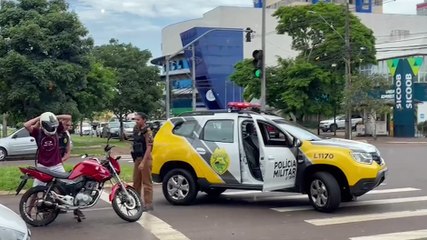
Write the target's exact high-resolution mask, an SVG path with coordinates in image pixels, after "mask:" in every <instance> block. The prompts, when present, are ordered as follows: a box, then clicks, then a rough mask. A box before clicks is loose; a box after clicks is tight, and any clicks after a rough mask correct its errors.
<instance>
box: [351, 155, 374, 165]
mask: <svg viewBox="0 0 427 240" xmlns="http://www.w3.org/2000/svg"><path fill="white" fill-rule="evenodd" d="M351 155H352V156H353V159H354V160H356V161H357V162H360V163H364V164H372V162H373V159H372V155H371V154H370V153H367V152H352V153H351Z"/></svg>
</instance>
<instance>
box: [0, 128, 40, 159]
mask: <svg viewBox="0 0 427 240" xmlns="http://www.w3.org/2000/svg"><path fill="white" fill-rule="evenodd" d="M36 152H37V144H36V141H35V139H34V138H33V137H31V136H30V133H29V132H28V131H27V129H25V128H21V129H19V130H18V131H16V132H14V133H12V134H11V135H10V136H8V137H5V138H0V161H2V160H5V158H6V157H8V156H24V155H35V154H36Z"/></svg>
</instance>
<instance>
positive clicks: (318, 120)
mask: <svg viewBox="0 0 427 240" xmlns="http://www.w3.org/2000/svg"><path fill="white" fill-rule="evenodd" d="M317 136H320V112H319V113H317Z"/></svg>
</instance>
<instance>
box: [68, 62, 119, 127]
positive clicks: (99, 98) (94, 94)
mask: <svg viewBox="0 0 427 240" xmlns="http://www.w3.org/2000/svg"><path fill="white" fill-rule="evenodd" d="M116 82H117V80H116V75H115V74H114V72H113V71H112V70H111V69H109V68H106V67H104V66H103V65H102V63H100V62H99V61H96V59H95V58H91V59H90V72H89V73H88V75H87V85H86V87H85V90H84V91H80V92H78V93H76V97H77V104H78V109H79V113H80V114H79V117H78V119H80V128H82V122H83V119H84V118H89V119H91V120H93V118H94V116H95V115H96V114H98V113H100V112H102V111H104V110H108V108H109V107H110V103H111V101H112V100H113V97H114V87H115V86H116ZM81 130H82V129H80V132H81Z"/></svg>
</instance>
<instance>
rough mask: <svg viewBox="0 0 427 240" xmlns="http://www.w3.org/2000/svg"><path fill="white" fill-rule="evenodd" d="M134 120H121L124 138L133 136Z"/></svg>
mask: <svg viewBox="0 0 427 240" xmlns="http://www.w3.org/2000/svg"><path fill="white" fill-rule="evenodd" d="M135 125H136V123H135V122H123V133H124V135H125V139H132V138H133V136H132V135H133V128H134V127H135Z"/></svg>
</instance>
